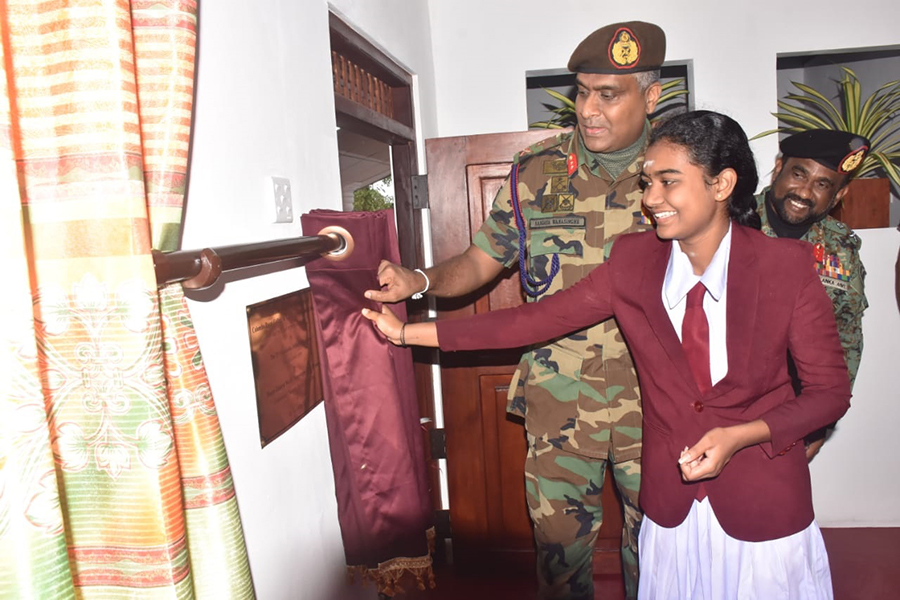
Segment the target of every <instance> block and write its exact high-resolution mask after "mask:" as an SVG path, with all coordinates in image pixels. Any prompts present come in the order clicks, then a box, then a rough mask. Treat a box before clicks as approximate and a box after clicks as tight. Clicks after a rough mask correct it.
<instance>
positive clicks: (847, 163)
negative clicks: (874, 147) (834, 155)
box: [838, 146, 869, 173]
mask: <svg viewBox="0 0 900 600" xmlns="http://www.w3.org/2000/svg"><path fill="white" fill-rule="evenodd" d="M868 150H869V147H868V146H860V147H859V148H857V149H856V150H854V151H853V152H851V153H850V154H848V155H847V156H845V157H844V159H843V160H841V163H840V164H839V165H838V173H850V172H852V171H854V170H855V169H856V167H858V166H859V163H861V162H862V161H863V158H864V157H865V156H866V152H868Z"/></svg>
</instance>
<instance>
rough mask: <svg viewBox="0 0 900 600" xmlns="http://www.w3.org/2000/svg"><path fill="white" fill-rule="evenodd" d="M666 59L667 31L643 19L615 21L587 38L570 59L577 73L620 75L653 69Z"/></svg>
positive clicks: (570, 65) (572, 68) (571, 69)
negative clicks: (623, 21)
mask: <svg viewBox="0 0 900 600" xmlns="http://www.w3.org/2000/svg"><path fill="white" fill-rule="evenodd" d="M665 58H666V34H665V33H664V32H663V30H662V29H660V28H659V26H657V25H654V24H653V23H644V22H643V21H628V22H627V23H613V24H612V25H607V26H606V27H601V28H600V29H598V30H597V31H595V32H594V33H592V34H591V35H589V36H587V37H586V38H584V40H583V41H582V42H581V43H580V44H578V47H577V48H575V52H573V53H572V57H571V58H569V65H568V67H569V70H570V71H572V72H574V73H604V74H612V75H620V74H623V73H637V72H640V71H653V70H655V69H658V68H659V67H660V65H662V63H663V61H664V60H665Z"/></svg>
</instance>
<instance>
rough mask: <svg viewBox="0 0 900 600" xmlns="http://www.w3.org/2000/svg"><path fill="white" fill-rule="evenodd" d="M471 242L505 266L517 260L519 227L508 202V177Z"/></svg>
mask: <svg viewBox="0 0 900 600" xmlns="http://www.w3.org/2000/svg"><path fill="white" fill-rule="evenodd" d="M472 244H474V245H475V246H477V247H478V248H480V249H482V250H484V252H485V253H487V255H488V256H490V257H491V258H493V259H495V260H497V261H498V262H501V263H503V266H505V267H510V266H512V265H513V264H514V263H515V262H516V261H517V260H518V258H519V229H518V228H517V227H516V219H515V216H514V215H513V211H512V205H511V204H510V191H509V178H508V177H507V178H506V181H504V182H503V185H502V186H501V187H500V190H499V191H498V192H497V196H496V197H495V198H494V204H493V205H492V206H491V212H490V213H489V214H488V216H487V218H486V219H485V220H484V223H483V224H482V225H481V228H480V229H479V230H478V231H477V232H476V233H475V237H474V238H473V239H472Z"/></svg>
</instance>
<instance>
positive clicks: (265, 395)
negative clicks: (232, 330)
mask: <svg viewBox="0 0 900 600" xmlns="http://www.w3.org/2000/svg"><path fill="white" fill-rule="evenodd" d="M314 328H315V319H314V316H313V304H312V294H311V293H310V291H309V290H308V289H305V290H299V291H297V292H291V293H290V294H286V295H284V296H279V297H278V298H272V299H271V300H266V301H265V302H260V303H258V304H253V305H251V306H248V307H247V329H248V332H249V334H250V355H251V360H252V363H253V378H254V380H255V382H256V408H257V415H258V418H259V440H260V444H261V445H262V446H263V447H265V446H266V444H268V443H270V442H271V441H272V440H274V439H275V438H277V437H278V436H279V435H281V434H282V433H284V432H285V431H287V430H288V429H290V428H291V427H292V426H293V425H294V424H295V423H296V422H297V421H299V420H300V419H302V418H303V417H304V416H305V415H306V414H307V413H308V412H309V411H311V410H312V409H313V408H315V407H316V405H317V404H319V402H321V401H322V399H323V397H324V396H323V394H322V375H321V372H320V369H319V347H318V342H317V341H316V332H315V329H314Z"/></svg>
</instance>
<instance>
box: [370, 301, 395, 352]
mask: <svg viewBox="0 0 900 600" xmlns="http://www.w3.org/2000/svg"><path fill="white" fill-rule="evenodd" d="M362 314H363V316H364V317H365V318H367V319H369V320H370V321H372V323H373V324H374V325H375V327H377V328H378V331H380V332H381V333H383V334H384V337H386V338H387V339H388V341H389V342H390V343H392V344H394V345H396V346H400V345H401V344H400V329H401V327H403V322H402V321H400V319H398V318H397V315H395V314H394V313H393V311H392V310H391V309H390V308H388V307H387V306H384V305H382V307H381V312H377V311H374V310H372V309H370V308H364V309H362Z"/></svg>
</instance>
